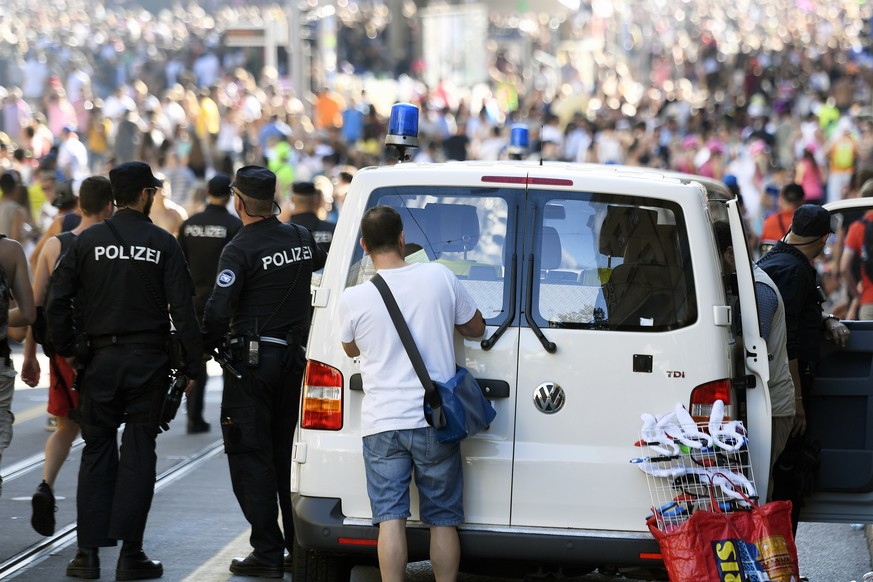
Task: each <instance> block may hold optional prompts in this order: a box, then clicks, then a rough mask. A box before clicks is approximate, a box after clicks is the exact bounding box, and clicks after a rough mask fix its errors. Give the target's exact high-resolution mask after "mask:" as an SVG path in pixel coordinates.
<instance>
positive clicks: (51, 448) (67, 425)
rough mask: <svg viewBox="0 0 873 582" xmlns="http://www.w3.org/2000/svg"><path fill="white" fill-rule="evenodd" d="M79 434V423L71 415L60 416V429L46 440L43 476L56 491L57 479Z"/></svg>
mask: <svg viewBox="0 0 873 582" xmlns="http://www.w3.org/2000/svg"><path fill="white" fill-rule="evenodd" d="M78 436H79V424H78V423H77V422H76V421H73V420H70V419H69V417H66V416H59V417H58V430H57V431H55V432H53V433H52V434H51V436H49V438H48V440H47V441H46V442H45V465H44V466H43V468H42V478H43V480H44V481H45V482H46V483H48V485H49V487H51V488H52V490H53V491H54V488H55V479H57V477H58V473H59V472H60V470H61V467H63V465H64V463H65V462H66V460H67V457H68V456H69V454H70V448H71V447H72V446H73V441H75V440H76V437H78Z"/></svg>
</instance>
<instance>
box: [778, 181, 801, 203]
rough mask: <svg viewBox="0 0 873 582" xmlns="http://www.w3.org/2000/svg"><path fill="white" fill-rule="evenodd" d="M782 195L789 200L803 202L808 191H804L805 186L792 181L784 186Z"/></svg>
mask: <svg viewBox="0 0 873 582" xmlns="http://www.w3.org/2000/svg"><path fill="white" fill-rule="evenodd" d="M782 197H783V198H785V200H786V201H788V202H793V203H798V202H803V199H804V198H805V197H806V192H804V191H803V186H801V185H800V184H795V183H794V182H791V183H790V184H785V186H783V187H782Z"/></svg>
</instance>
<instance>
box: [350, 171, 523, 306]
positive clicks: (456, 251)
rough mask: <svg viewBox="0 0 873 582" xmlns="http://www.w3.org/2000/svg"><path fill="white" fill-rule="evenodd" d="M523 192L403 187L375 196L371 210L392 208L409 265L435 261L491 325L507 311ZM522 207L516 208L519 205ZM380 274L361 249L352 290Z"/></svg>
mask: <svg viewBox="0 0 873 582" xmlns="http://www.w3.org/2000/svg"><path fill="white" fill-rule="evenodd" d="M522 195H523V191H522V190H510V189H498V188H457V187H404V188H382V189H379V190H377V191H375V192H374V193H373V196H372V198H371V204H370V206H378V205H384V206H391V207H392V208H395V209H396V210H397V211H398V212H399V213H400V217H401V218H402V219H403V235H404V240H405V241H406V249H405V252H406V261H407V262H430V261H436V262H439V263H442V264H444V265H445V266H446V267H448V268H449V269H450V270H451V271H452V272H453V273H454V274H455V275H457V277H458V279H460V280H461V282H462V284H463V285H464V286H465V287H467V289H468V290H469V291H470V293H471V295H472V296H473V298H474V299H475V300H476V304H477V305H478V307H479V310H480V311H481V312H482V315H484V316H485V319H486V320H492V321H493V320H494V319H495V318H499V317H500V316H501V314H503V313H506V312H507V311H508V304H507V302H508V299H507V296H508V293H507V285H508V280H505V275H506V271H507V266H506V265H507V264H508V261H507V257H508V256H511V254H512V253H511V250H510V251H509V252H507V245H510V249H511V248H512V247H511V245H513V244H514V240H515V235H514V233H509V232H507V223H508V216H509V210H510V206H511V202H510V201H511V200H512V199H513V198H520V197H521V196H522ZM516 206H517V205H516ZM359 236H360V234H359ZM374 273H375V271H374V270H373V266H372V263H371V262H370V260H369V257H367V256H364V255H363V253H362V251H361V250H360V248H358V249H356V254H355V256H354V258H353V264H352V268H351V270H350V271H349V278H348V281H347V286H353V285H358V284H360V283H363V282H365V281H369V280H370V278H371V277H372V276H373V274H374Z"/></svg>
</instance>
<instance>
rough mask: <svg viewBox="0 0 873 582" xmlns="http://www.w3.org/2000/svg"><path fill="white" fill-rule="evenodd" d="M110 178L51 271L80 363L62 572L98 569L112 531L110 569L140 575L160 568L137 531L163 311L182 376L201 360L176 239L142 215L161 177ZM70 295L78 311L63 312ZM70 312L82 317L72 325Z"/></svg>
mask: <svg viewBox="0 0 873 582" xmlns="http://www.w3.org/2000/svg"><path fill="white" fill-rule="evenodd" d="M109 180H110V182H111V183H112V194H113V197H114V198H115V204H116V206H117V207H118V211H117V213H116V214H115V216H114V217H113V218H110V219H107V220H106V221H104V222H103V223H101V224H96V225H94V226H92V227H91V228H89V229H88V230H86V231H85V232H83V233H82V234H81V235H80V236H79V237H78V238H77V239H76V240H75V241H73V243H72V244H71V245H70V248H69V250H68V251H67V253H66V254H65V255H64V258H63V260H62V261H61V263H60V265H59V266H58V268H57V269H56V270H55V272H54V275H53V276H52V287H53V294H54V295H53V297H52V298H51V300H50V302H49V304H48V306H47V318H48V326H49V331H50V333H51V334H52V337H53V338H54V341H55V344H56V347H57V352H58V353H59V354H60V355H62V356H64V357H66V358H68V360H69V361H70V362H71V364H73V365H74V366H75V367H77V368H78V370H79V371H78V385H79V387H80V390H81V396H80V402H79V409H78V410H77V413H78V416H77V420H78V422H79V424H80V425H81V427H82V437H83V438H84V439H85V449H84V451H83V452H82V464H81V466H80V468H79V484H78V490H77V499H76V504H77V512H78V530H77V535H78V544H79V550H78V552H77V554H76V558H75V559H74V560H73V561H71V562H70V564H69V566H68V567H67V576H72V577H74V578H88V579H93V578H99V576H100V560H99V556H98V548H100V547H106V546H114V545H116V543H117V540H122V541H123V545H122V548H121V552H120V554H119V558H118V564H117V567H116V577H117V579H118V580H143V579H149V578H158V577H160V576H161V575H162V574H163V566H162V565H161V563H160V562H156V561H152V560H149V559H148V557H147V556H146V555H145V553H144V552H143V550H142V542H143V534H144V531H145V526H146V519H147V518H148V513H149V508H150V507H151V502H152V497H153V495H154V487H155V464H156V460H157V457H156V455H155V438H156V437H157V435H158V422H159V419H160V407H161V404H162V402H163V397H164V394H165V393H166V392H167V387H168V377H169V373H170V357H169V350H168V343H169V342H168V340H169V336H170V319H171V318H172V323H173V325H174V326H175V329H176V334H177V336H178V337H179V339H180V340H181V343H182V345H184V346H185V348H186V351H185V354H184V356H183V359H182V362H181V363H179V364H177V365H178V366H179V369H180V371H181V372H182V373H183V374H186V375H187V376H188V377H189V378H194V376H195V375H196V374H197V371H198V370H199V369H200V364H201V361H202V357H203V350H202V344H201V335H200V327H199V325H198V323H197V315H196V313H195V311H194V301H193V294H194V285H193V283H192V281H191V275H190V274H189V272H188V267H187V265H186V263H185V257H184V255H183V254H182V249H181V248H179V244H178V243H177V242H176V239H175V238H174V237H173V236H172V235H171V234H169V233H168V232H167V231H165V230H163V229H161V228H158V227H157V226H155V225H154V224H152V222H151V221H150V220H149V219H148V214H149V210H150V209H151V205H152V201H153V200H154V197H155V193H156V191H157V188H159V187H160V185H161V182H160V181H159V180H157V178H155V177H154V175H153V174H152V171H151V169H150V168H149V166H148V165H146V164H144V163H142V162H128V163H124V164H121V165H119V166H117V167H115V168H113V169H112V170H110V172H109ZM74 297H76V301H77V306H78V307H77V309H79V308H80V309H81V320H80V319H79V317H77V318H76V319H74V318H73V308H72V303H71V302H72V300H73V298H74ZM168 306H169V309H168ZM78 321H81V329H76V328H75V327H74V324H75V323H76V322H78ZM86 339H87V341H86ZM85 346H89V348H88V349H85ZM193 383H194V381H193V380H191V381H189V383H188V386H187V388H188V389H190V388H191V386H193ZM121 423H125V427H124V433H123V436H122V442H123V443H124V446H122V447H121V452H120V458H119V450H118V446H117V436H116V435H117V432H118V427H119V425H120V424H121ZM122 467H123V469H122Z"/></svg>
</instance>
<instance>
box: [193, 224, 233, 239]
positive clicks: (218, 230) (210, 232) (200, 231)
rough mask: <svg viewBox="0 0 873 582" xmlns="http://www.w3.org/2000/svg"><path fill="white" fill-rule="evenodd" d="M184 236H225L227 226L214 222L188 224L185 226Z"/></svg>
mask: <svg viewBox="0 0 873 582" xmlns="http://www.w3.org/2000/svg"><path fill="white" fill-rule="evenodd" d="M185 236H193V237H202V238H226V237H227V228H226V227H224V226H219V225H215V224H207V225H199V224H189V225H188V226H186V227H185Z"/></svg>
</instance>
